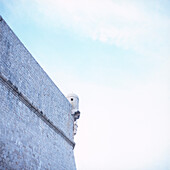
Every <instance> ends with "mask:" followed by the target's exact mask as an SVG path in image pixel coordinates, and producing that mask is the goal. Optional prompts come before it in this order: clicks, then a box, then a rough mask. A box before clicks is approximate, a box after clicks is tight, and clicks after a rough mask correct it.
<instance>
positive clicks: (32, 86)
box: [0, 20, 76, 170]
mask: <svg viewBox="0 0 170 170" xmlns="http://www.w3.org/2000/svg"><path fill="white" fill-rule="evenodd" d="M0 74H1V75H2V76H3V77H5V78H6V79H7V80H9V82H10V83H11V84H12V85H13V86H15V87H16V88H17V90H18V91H19V93H20V94H21V95H22V96H25V97H26V98H27V99H28V100H29V102H30V103H32V105H33V106H34V107H36V108H37V109H38V110H39V111H42V113H43V115H44V116H45V117H46V118H47V119H49V121H50V122H52V124H53V125H54V126H56V127H57V128H59V129H60V130H61V131H62V132H63V134H65V136H66V137H67V138H68V139H69V140H70V141H73V117H72V115H71V105H70V103H69V102H68V100H67V99H66V98H65V97H64V95H63V94H62V93H61V92H60V90H59V89H58V88H57V87H56V85H55V84H54V83H53V82H52V81H51V79H50V78H49V77H48V75H47V74H46V73H45V72H44V71H43V69H42V68H41V67H40V66H39V64H38V63H37V62H36V61H35V59H34V58H33V57H32V56H31V54H30V53H29V52H28V51H27V49H26V48H25V47H24V46H23V44H22V43H21V42H20V41H19V39H18V38H17V37H16V35H15V34H14V33H13V32H12V30H11V29H10V28H9V27H8V25H7V24H6V23H5V21H4V20H1V21H0ZM0 117H1V118H0V169H57V170H67V169H68V170H72V169H76V166H75V160H74V153H73V146H72V145H71V144H70V143H69V142H68V141H67V140H65V139H64V138H63V136H62V135H60V134H59V133H56V132H55V131H54V130H53V129H52V128H50V127H49V126H48V124H47V123H46V122H45V121H43V120H42V119H40V117H38V116H37V115H36V114H35V113H34V112H33V110H32V109H30V108H29V107H28V106H27V105H26V104H24V103H23V102H22V100H20V98H19V97H18V96H17V95H14V93H13V92H12V90H11V89H10V88H8V87H7V86H5V84H4V82H3V81H0ZM73 143H74V142H73Z"/></svg>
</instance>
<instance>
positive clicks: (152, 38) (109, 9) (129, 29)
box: [37, 0, 170, 55]
mask: <svg viewBox="0 0 170 170" xmlns="http://www.w3.org/2000/svg"><path fill="white" fill-rule="evenodd" d="M37 2H38V4H39V5H38V6H39V9H40V11H41V12H42V13H43V14H44V16H45V17H48V19H50V20H51V19H52V21H53V22H54V24H62V25H64V26H65V27H67V28H68V29H72V30H73V31H74V32H76V33H79V34H81V35H85V36H88V37H90V38H92V39H94V40H99V41H102V42H107V43H112V44H115V45H117V46H120V47H123V48H130V49H134V50H137V51H140V52H142V53H147V54H154V55H156V54H157V53H158V52H160V53H161V54H166V55H167V53H168V52H169V45H170V40H169V39H170V34H169V30H170V19H169V18H168V16H166V15H164V14H162V13H161V12H159V10H155V9H157V8H156V7H157V6H161V2H160V3H158V1H155V2H153V1H152V4H151V5H150V4H149V3H147V1H140V2H139V1H111V0H104V1H103V0H91V1H87V0H79V1H78V0H70V1H67V0H49V1H45V0H37ZM158 9H159V8H158ZM159 49H160V50H159ZM146 50H147V51H146Z"/></svg>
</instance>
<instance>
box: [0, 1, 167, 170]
mask: <svg viewBox="0 0 170 170" xmlns="http://www.w3.org/2000/svg"><path fill="white" fill-rule="evenodd" d="M0 15H2V17H3V18H4V19H5V20H6V22H7V23H8V24H9V25H10V27H11V28H12V30H13V31H14V32H15V33H16V35H17V36H18V37H19V39H20V40H21V41H22V42H23V43H24V45H25V46H26V48H27V49H28V50H29V51H30V53H31V54H32V55H33V57H34V58H35V59H36V60H37V61H38V62H39V63H40V65H41V66H42V67H43V69H44V70H45V71H46V72H47V74H49V76H50V77H51V78H52V80H53V81H54V82H55V83H56V85H57V86H58V87H59V88H60V90H61V91H62V92H63V93H64V95H67V94H68V93H70V92H74V93H76V94H77V95H79V97H80V111H81V112H82V115H81V118H80V120H79V121H78V125H79V127H78V133H77V135H76V137H75V141H76V143H77V145H76V148H75V158H76V164H77V168H78V169H80V170H98V169H102V170H103V169H108V170H111V169H113V170H169V169H170V156H169V155H170V136H169V129H170V115H169V114H170V107H169V105H170V91H169V90H170V89H169V87H170V79H169V77H170V72H169V71H170V69H169V66H170V48H169V47H170V31H169V30H170V1H168V0H151V1H146V0H136V1H135V0H126V1H125V0H120V1H117V0H91V1H88V0H79V1H78V0H70V1H67V0H48V1H45V0H8V1H6V0H1V1H0Z"/></svg>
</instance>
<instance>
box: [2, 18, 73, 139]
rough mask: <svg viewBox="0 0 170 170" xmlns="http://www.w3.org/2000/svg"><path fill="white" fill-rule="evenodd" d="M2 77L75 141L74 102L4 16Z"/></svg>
mask: <svg viewBox="0 0 170 170" xmlns="http://www.w3.org/2000/svg"><path fill="white" fill-rule="evenodd" d="M0 74H1V75H2V76H4V77H5V78H6V80H9V81H10V82H12V84H13V85H14V86H16V87H17V88H18V91H19V92H20V93H22V95H23V96H25V97H26V98H27V99H28V100H29V101H30V102H31V103H32V104H33V106H35V107H36V108H38V110H40V111H42V112H43V114H44V115H45V116H46V117H47V119H49V120H50V121H51V122H52V123H53V124H54V126H56V127H58V128H59V129H60V130H61V131H62V132H63V133H64V134H65V135H66V136H67V137H68V138H69V140H70V141H73V117H72V115H71V105H70V103H69V102H68V100H67V99H66V98H65V96H64V95H63V94H62V93H61V91H60V90H59V89H58V87H57V86H56V85H55V84H54V83H53V81H52V80H51V79H50V78H49V76H48V75H47V74H46V73H45V71H44V70H43V69H42V68H41V66H40V65H39V64H38V63H37V61H36V60H35V59H34V58H33V57H32V55H31V54H30V53H29V51H28V50H27V49H26V48H25V47H24V45H23V44H22V43H21V41H20V40H19V39H18V38H17V36H16V35H15V34H14V33H13V31H12V30H11V29H10V28H9V26H8V25H7V24H6V22H5V21H4V20H3V19H2V18H1V16H0Z"/></svg>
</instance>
